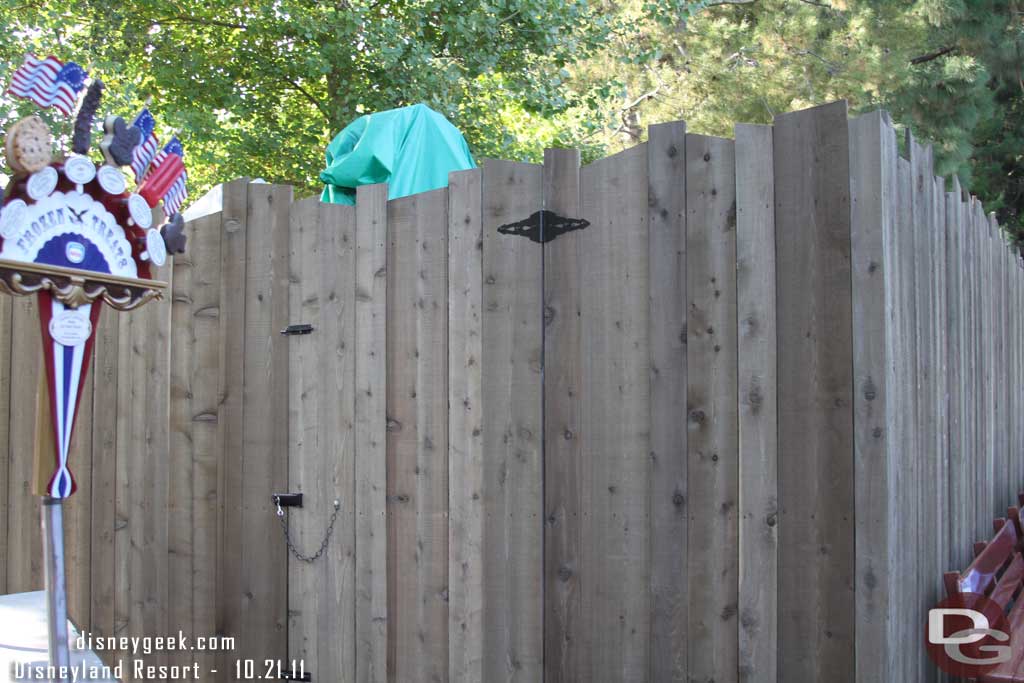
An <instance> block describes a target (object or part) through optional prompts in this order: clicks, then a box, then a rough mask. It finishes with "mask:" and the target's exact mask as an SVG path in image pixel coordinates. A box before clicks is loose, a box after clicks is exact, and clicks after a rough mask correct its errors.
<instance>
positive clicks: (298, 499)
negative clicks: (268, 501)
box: [271, 493, 302, 508]
mask: <svg viewBox="0 0 1024 683" xmlns="http://www.w3.org/2000/svg"><path fill="white" fill-rule="evenodd" d="M271 498H272V499H273V501H274V505H278V506H280V507H283V508H300V507H302V494H301V493H275V494H274V495H273V496H271Z"/></svg>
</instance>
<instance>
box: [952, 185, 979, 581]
mask: <svg viewBox="0 0 1024 683" xmlns="http://www.w3.org/2000/svg"><path fill="white" fill-rule="evenodd" d="M945 204H946V206H945V211H946V220H945V241H946V270H947V273H948V277H947V280H946V306H947V315H948V317H949V325H948V334H949V341H948V346H947V363H948V368H949V377H948V381H949V405H948V408H949V510H950V511H952V514H951V515H950V528H949V560H950V561H952V562H953V564H952V565H951V566H954V567H966V566H967V565H968V564H970V562H969V560H968V550H969V548H970V547H971V542H972V540H973V539H972V538H971V534H970V533H969V531H970V529H969V528H968V524H969V523H970V520H971V518H972V512H971V506H972V505H973V503H972V501H971V494H970V490H971V488H972V484H973V477H972V476H971V472H970V470H969V469H968V468H969V466H970V463H971V460H972V454H971V453H969V452H968V447H967V416H966V414H965V412H966V406H965V404H966V402H967V401H968V400H970V397H969V395H968V394H967V392H966V390H965V385H964V381H965V359H966V347H965V345H964V339H965V336H966V335H967V334H970V333H969V332H968V331H966V330H965V329H964V320H965V316H966V311H965V310H964V307H963V305H962V304H961V301H962V300H963V296H964V295H963V286H964V263H963V235H962V224H961V221H962V219H963V208H962V207H963V204H962V202H961V200H960V182H959V180H958V179H957V178H955V177H954V178H953V189H952V190H951V191H950V192H947V193H946V194H945Z"/></svg>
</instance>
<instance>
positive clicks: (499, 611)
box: [482, 159, 568, 682]
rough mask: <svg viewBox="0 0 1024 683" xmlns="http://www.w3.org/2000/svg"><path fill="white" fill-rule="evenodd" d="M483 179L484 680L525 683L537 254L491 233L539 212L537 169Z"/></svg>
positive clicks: (538, 582) (529, 672) (534, 472)
mask: <svg viewBox="0 0 1024 683" xmlns="http://www.w3.org/2000/svg"><path fill="white" fill-rule="evenodd" d="M482 173H483V250H484V253H483V259H484V260H483V278H484V284H483V303H484V311H483V350H482V354H483V364H482V365H483V367H484V368H486V369H487V373H488V375H487V380H486V381H485V382H484V384H483V388H482V391H483V418H484V419H483V437H484V452H485V453H486V454H487V455H486V458H485V459H484V511H485V514H486V518H485V520H484V586H485V592H484V617H483V628H484V680H487V681H496V682H500V681H521V682H528V681H537V680H541V679H542V678H543V677H544V664H545V660H544V654H543V653H544V631H543V629H544V590H543V576H544V574H543V571H544V564H543V559H542V552H543V549H544V543H545V540H544V522H543V521H542V519H541V516H542V515H543V514H544V494H543V488H542V485H541V482H542V477H543V467H544V465H543V462H542V460H541V449H542V445H543V440H544V423H543V417H542V416H543V412H542V411H543V402H542V392H543V386H542V381H541V379H542V374H541V364H542V361H543V354H544V348H543V343H544V342H543V341H542V328H541V324H542V318H541V307H542V306H543V300H542V297H541V288H542V287H543V285H544V275H543V271H542V264H543V254H542V251H541V247H540V245H538V244H535V243H533V242H531V241H529V240H527V239H524V238H522V237H515V236H511V235H503V234H501V233H499V232H498V227H499V226H502V225H506V224H509V223H515V222H517V221H520V220H523V219H524V218H527V217H529V216H530V215H532V214H533V213H534V212H536V211H539V210H540V209H541V206H542V195H541V184H542V182H543V169H542V168H541V167H540V166H534V165H530V164H519V163H514V162H510V161H493V160H490V159H488V160H487V161H486V162H485V163H484V165H483V171H482ZM567 236H568V235H567ZM548 661H550V660H548Z"/></svg>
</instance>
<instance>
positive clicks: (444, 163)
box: [320, 104, 476, 204]
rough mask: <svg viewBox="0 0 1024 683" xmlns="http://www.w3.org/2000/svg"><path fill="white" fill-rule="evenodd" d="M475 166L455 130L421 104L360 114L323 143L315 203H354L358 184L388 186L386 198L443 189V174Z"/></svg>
mask: <svg viewBox="0 0 1024 683" xmlns="http://www.w3.org/2000/svg"><path fill="white" fill-rule="evenodd" d="M470 168H476V164H475V163H474V162H473V157H472V156H470V154H469V146H468V145H466V140H465V138H463V137H462V133H460V132H459V130H458V128H456V127H455V126H453V125H452V124H451V123H449V122H448V119H446V118H445V117H443V116H441V115H440V114H438V113H437V112H436V111H434V110H433V109H431V108H430V107H428V106H427V105H425V104H414V105H412V106H411V107H402V108H401V109H391V110H389V111H382V112H380V113H377V114H367V115H366V116H360V117H359V118H358V119H356V120H355V121H353V122H352V123H350V124H349V125H348V126H346V127H345V129H344V130H342V131H341V132H340V133H338V134H337V135H336V136H335V137H334V139H333V140H331V144H329V145H327V168H326V169H324V170H323V171H321V172H320V180H322V181H323V182H324V184H325V185H326V187H324V192H323V195H322V196H321V200H322V201H325V202H332V203H334V204H355V203H356V190H355V188H356V187H358V186H360V185H371V184H373V183H387V184H388V198H389V199H395V198H397V197H405V196H406V195H410V194H415V193H417V192H425V191H427V190H436V189H438V188H440V187H447V186H448V173H449V172H451V171H462V170H466V169H470Z"/></svg>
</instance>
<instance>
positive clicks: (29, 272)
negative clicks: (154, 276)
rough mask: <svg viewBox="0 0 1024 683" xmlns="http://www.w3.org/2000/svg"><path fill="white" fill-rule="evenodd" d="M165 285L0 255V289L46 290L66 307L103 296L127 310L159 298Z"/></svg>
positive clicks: (23, 292)
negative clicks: (9, 258) (12, 259)
mask: <svg viewBox="0 0 1024 683" xmlns="http://www.w3.org/2000/svg"><path fill="white" fill-rule="evenodd" d="M166 287H167V284H166V283H164V282H159V281H156V280H142V279H139V278H125V277H118V276H115V275H107V274H106V273H94V272H90V271H87V270H76V269H72V268H61V267H57V266H46V265H40V264H37V263H21V262H19V261H9V260H6V259H0V292H3V293H5V294H11V295H14V296H27V295H29V294H37V293H39V292H42V291H49V292H50V293H51V294H52V295H53V297H54V298H55V299H57V301H60V302H61V303H62V304H64V305H65V306H67V307H68V308H78V307H79V306H83V305H85V304H89V303H92V302H94V301H96V300H97V299H102V300H103V301H104V302H105V303H106V304H107V305H109V306H111V307H112V308H115V309H117V310H119V311H130V310H133V309H136V308H138V307H139V306H142V305H143V304H145V303H148V302H150V301H152V300H154V299H160V298H162V296H163V290H164V289H165V288H166Z"/></svg>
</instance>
